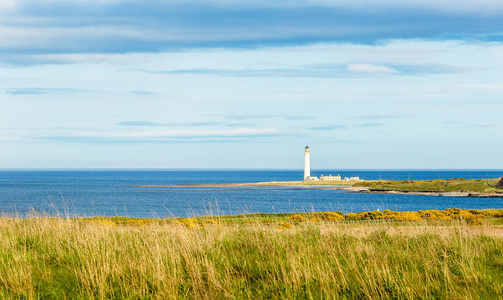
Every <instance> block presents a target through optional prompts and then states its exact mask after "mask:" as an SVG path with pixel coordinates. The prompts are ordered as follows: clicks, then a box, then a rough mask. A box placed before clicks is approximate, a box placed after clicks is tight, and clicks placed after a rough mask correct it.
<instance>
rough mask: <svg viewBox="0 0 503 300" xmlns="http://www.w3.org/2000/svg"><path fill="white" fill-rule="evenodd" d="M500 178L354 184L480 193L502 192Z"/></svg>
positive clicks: (378, 188) (372, 188) (373, 188)
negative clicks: (499, 184) (499, 186)
mask: <svg viewBox="0 0 503 300" xmlns="http://www.w3.org/2000/svg"><path fill="white" fill-rule="evenodd" d="M501 180H502V178H491V179H476V180H467V179H456V178H453V179H449V180H443V179H439V180H427V181H422V180H419V181H412V180H402V181H376V182H360V183H357V184H355V186H362V187H364V186H365V187H369V188H370V191H407V192H472V193H481V194H503V188H498V183H499V182H500V181H501Z"/></svg>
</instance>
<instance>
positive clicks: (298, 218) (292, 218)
mask: <svg viewBox="0 0 503 300" xmlns="http://www.w3.org/2000/svg"><path fill="white" fill-rule="evenodd" d="M288 220H290V221H292V222H305V221H306V218H305V217H304V216H303V215H299V214H295V215H292V216H289V217H288Z"/></svg>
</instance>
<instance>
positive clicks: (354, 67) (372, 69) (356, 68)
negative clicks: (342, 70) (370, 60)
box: [346, 64, 400, 74]
mask: <svg viewBox="0 0 503 300" xmlns="http://www.w3.org/2000/svg"><path fill="white" fill-rule="evenodd" d="M346 70H348V71H351V72H355V73H368V74H397V73H400V72H399V71H398V70H397V69H394V68H390V67H386V66H381V65H372V64H349V65H348V67H347V68H346Z"/></svg>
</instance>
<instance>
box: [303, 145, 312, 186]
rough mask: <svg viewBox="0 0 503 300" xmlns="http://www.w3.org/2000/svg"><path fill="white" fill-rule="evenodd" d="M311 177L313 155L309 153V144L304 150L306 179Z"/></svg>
mask: <svg viewBox="0 0 503 300" xmlns="http://www.w3.org/2000/svg"><path fill="white" fill-rule="evenodd" d="M310 177H311V157H310V154H309V146H306V149H305V151H304V180H309V178H310Z"/></svg>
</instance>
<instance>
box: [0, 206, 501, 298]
mask: <svg viewBox="0 0 503 300" xmlns="http://www.w3.org/2000/svg"><path fill="white" fill-rule="evenodd" d="M502 221H503V211H501V210H488V211H475V210H458V209H452V210H446V211H422V212H391V211H384V212H378V211H375V212H366V213H360V214H346V215H341V214H339V213H336V212H332V213H304V214H275V215H267V214H253V215H242V216H222V217H213V218H210V217H200V218H188V219H187V218H174V219H133V218H120V217H116V218H75V219H71V218H48V217H43V218H38V217H31V218H27V219H20V218H8V217H4V218H0V298H2V299H24V298H26V299H39V298H44V299H109V298H113V299H236V298H237V299H250V298H252V299H256V298H265V299H267V298H269V299H270V298H274V299H276V298H280V299H320V298H325V299H327V298H328V299H418V298H422V299H424V298H430V299H437V298H442V299H498V298H500V299H501V298H502V297H503V222H502Z"/></svg>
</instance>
